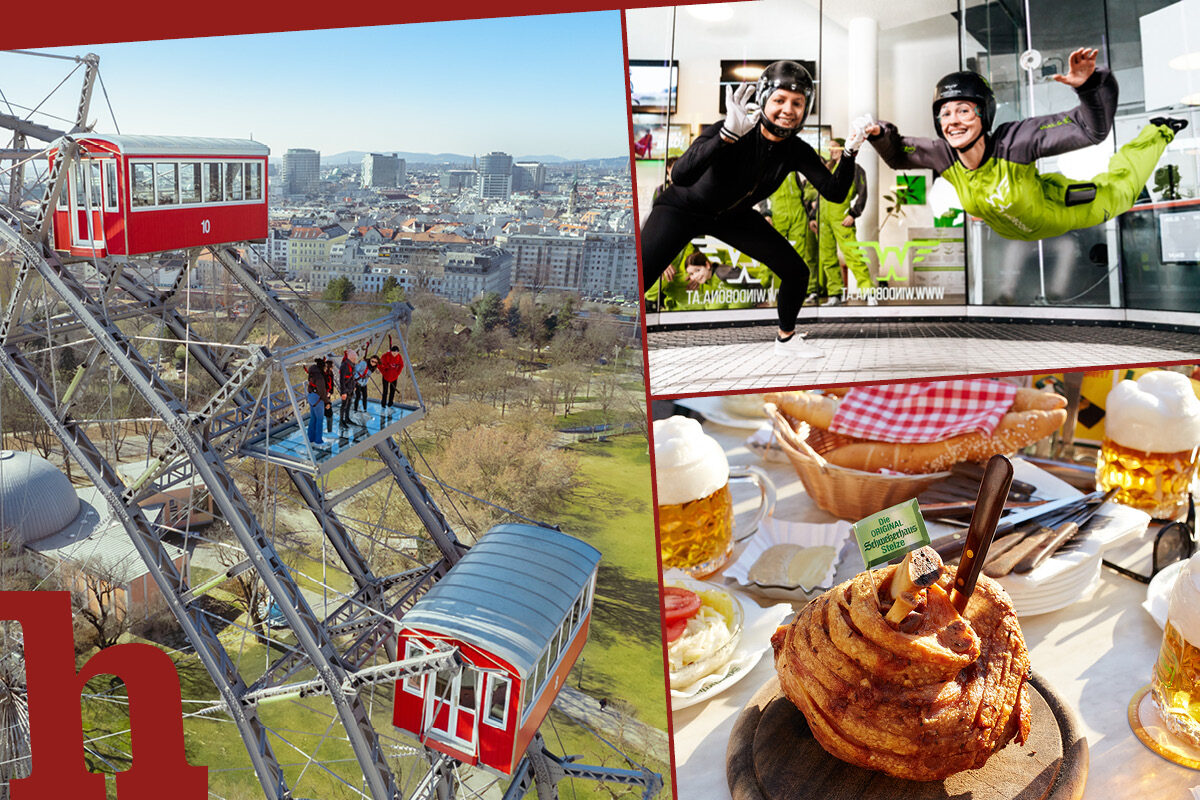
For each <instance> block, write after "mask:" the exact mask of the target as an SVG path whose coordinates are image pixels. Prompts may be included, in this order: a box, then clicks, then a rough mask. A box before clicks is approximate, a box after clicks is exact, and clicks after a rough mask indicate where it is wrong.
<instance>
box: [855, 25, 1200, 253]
mask: <svg viewBox="0 0 1200 800" xmlns="http://www.w3.org/2000/svg"><path fill="white" fill-rule="evenodd" d="M1097 52H1098V51H1096V50H1094V49H1088V48H1080V49H1078V50H1076V51H1075V52H1073V53H1071V56H1070V70H1069V72H1068V73H1067V74H1066V75H1056V76H1054V77H1055V80H1057V81H1059V82H1060V83H1065V84H1066V85H1068V86H1071V87H1072V88H1074V89H1075V91H1076V93H1077V94H1078V95H1079V105H1078V106H1076V107H1075V108H1074V109H1072V110H1071V111H1069V112H1067V113H1065V114H1062V113H1059V114H1049V115H1046V116H1041V117H1031V118H1030V119H1025V120H1021V121H1019V122H1006V123H1004V124H1002V125H1000V126H998V127H997V128H996V131H995V133H989V131H990V130H991V126H992V120H993V118H994V117H995V114H996V98H995V95H994V94H993V93H992V89H991V87H990V86H989V85H988V83H987V81H985V80H984V79H983V78H982V77H980V76H979V75H976V74H975V73H973V72H955V73H952V74H950V75H947V76H946V77H945V78H942V80H941V81H939V82H938V86H937V89H936V91H935V94H934V100H933V118H934V127H935V130H936V131H937V134H938V137H939V138H938V139H921V138H915V137H909V136H901V135H900V134H899V133H898V132H897V130H896V128H895V126H894V125H892V124H890V123H887V122H881V123H877V122H874V121H873V120H871V119H870V118H869V117H865V118H864V117H860V118H859V119H858V120H856V121H855V126H856V127H859V128H861V129H862V130H864V131H866V133H867V135H868V137H869V141H870V142H871V144H872V145H874V147H875V149H876V150H877V151H878V152H879V155H880V156H881V157H882V158H883V160H884V161H885V162H886V163H887V165H888V166H889V167H891V168H892V169H913V168H918V169H932V170H933V171H934V172H935V173H937V174H938V175H941V176H942V177H943V178H945V179H946V180H948V181H949V182H950V184H951V185H952V186H953V187H954V188H955V189H956V190H957V192H958V197H959V200H960V201H961V204H962V207H963V209H964V210H965V211H966V212H967V213H968V214H971V215H973V216H976V217H979V218H980V219H982V220H983V221H984V222H986V223H987V224H988V226H989V227H990V228H992V230H994V231H995V232H996V233H998V234H1000V235H1001V236H1003V237H1005V238H1008V239H1019V240H1023V241H1034V240H1037V239H1047V238H1049V237H1052V236H1059V235H1061V234H1064V233H1066V232H1068V231H1072V230H1076V229H1079V228H1087V227H1090V226H1092V225H1099V224H1101V223H1103V222H1106V221H1107V220H1109V219H1112V218H1113V217H1115V216H1117V215H1119V214H1123V213H1125V212H1126V211H1128V210H1129V209H1130V208H1131V207H1132V206H1133V201H1134V199H1135V198H1136V197H1137V196H1138V194H1139V193H1140V192H1141V190H1142V188H1143V187H1144V186H1145V185H1146V181H1147V180H1149V178H1150V175H1151V173H1152V172H1153V171H1154V167H1155V165H1156V164H1157V163H1158V160H1159V158H1160V157H1161V156H1162V154H1163V151H1164V150H1166V147H1167V145H1168V144H1170V142H1171V140H1172V139H1174V138H1175V134H1176V133H1177V132H1178V131H1180V130H1182V129H1183V128H1184V127H1186V126H1187V121H1186V120H1181V119H1171V118H1168V117H1156V118H1154V119H1151V120H1150V124H1149V125H1147V126H1146V127H1145V128H1143V129H1142V131H1141V132H1140V133H1139V134H1138V135H1137V136H1135V137H1134V138H1133V139H1132V140H1131V141H1129V142H1128V143H1126V144H1125V145H1123V146H1122V147H1121V148H1120V149H1119V150H1118V151H1117V152H1116V153H1115V154H1114V155H1113V157H1112V159H1111V160H1110V161H1109V164H1108V171H1107V172H1103V173H1101V174H1099V175H1097V176H1095V177H1094V178H1092V180H1091V181H1087V182H1081V181H1073V180H1071V179H1070V178H1067V177H1066V176H1064V175H1061V174H1059V173H1056V172H1055V173H1046V174H1042V173H1040V172H1038V169H1037V159H1039V158H1041V157H1043V156H1056V155H1061V154H1062V153H1066V152H1070V151H1071V150H1078V149H1080V148H1083V147H1087V146H1089V145H1093V144H1098V143H1100V142H1102V141H1104V138H1105V137H1106V136H1107V135H1108V132H1109V130H1111V128H1112V124H1113V116H1114V114H1115V113H1116V108H1117V81H1116V78H1114V77H1113V75H1112V73H1111V72H1109V71H1108V70H1107V69H1104V68H1103V67H1100V68H1097V67H1096V55H1097Z"/></svg>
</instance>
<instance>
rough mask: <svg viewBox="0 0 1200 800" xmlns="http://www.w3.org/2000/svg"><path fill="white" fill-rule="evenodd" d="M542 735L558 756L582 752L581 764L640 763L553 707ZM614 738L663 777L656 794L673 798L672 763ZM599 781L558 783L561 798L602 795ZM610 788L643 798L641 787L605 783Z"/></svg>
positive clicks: (622, 766) (625, 766)
mask: <svg viewBox="0 0 1200 800" xmlns="http://www.w3.org/2000/svg"><path fill="white" fill-rule="evenodd" d="M542 738H544V739H545V740H546V745H547V746H548V747H549V748H550V752H552V753H555V754H558V755H577V754H578V755H581V756H582V757H581V758H578V759H576V761H577V762H578V763H580V764H587V765H589V766H600V767H610V768H612V769H634V770H635V769H637V766H634V765H631V764H629V762H627V761H626V760H625V759H624V758H622V756H621V754H620V753H617V752H616V751H615V750H613V748H612V747H609V746H608V745H606V744H604V742H601V741H600V740H599V739H597V738H596V737H595V736H593V735H592V734H591V733H589V732H588V731H586V730H584V729H583V728H581V727H579V726H578V725H576V724H575V723H574V722H573V721H572V720H571V719H570V718H569V717H567V716H566V715H565V714H563V713H562V712H561V711H559V710H558V709H555V708H552V709H550V714H549V716H547V717H546V721H545V722H543V723H542ZM609 741H612V743H613V744H614V745H615V746H617V747H619V748H621V749H622V751H623V752H625V753H626V754H627V755H628V756H629V758H630V759H631V760H632V761H633V762H634V764H636V765H639V766H642V767H645V768H646V769H648V770H650V771H651V772H657V773H658V774H659V775H661V776H662V779H663V788H662V791H661V792H659V793H658V795H656V796H657V797H659V798H669V797H674V795H673V794H672V793H671V765H670V764H667V763H665V762H662V761H658V760H657V759H654V758H652V757H650V756H643V755H641V754H639V753H637V752H635V751H634V749H633V748H632V747H629V746H628V745H627V743H625V742H622V741H619V740H617V741H613V740H611V739H610V740H609ZM599 786H600V784H598V783H596V782H594V781H588V780H583V779H580V778H567V779H566V780H564V781H563V782H562V783H560V784H559V785H558V796H559V797H563V798H566V797H571V798H574V797H581V796H582V797H590V796H591V795H592V794H594V793H600V794H603V793H604V791H603V790H602V789H600V788H598V787H599ZM606 786H607V787H608V788H609V789H611V791H612V792H613V793H614V796H615V797H630V798H634V797H641V796H642V794H641V790H640V789H638V788H637V787H634V786H622V785H620V784H617V783H613V784H606ZM536 796H537V794H536V792H531V793H529V794H526V797H529V798H532V797H536Z"/></svg>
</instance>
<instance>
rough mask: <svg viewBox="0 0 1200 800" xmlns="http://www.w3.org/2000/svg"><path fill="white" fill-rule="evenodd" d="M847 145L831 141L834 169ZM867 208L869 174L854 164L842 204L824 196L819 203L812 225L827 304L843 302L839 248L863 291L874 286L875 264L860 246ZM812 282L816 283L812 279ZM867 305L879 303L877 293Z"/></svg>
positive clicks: (841, 140)
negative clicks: (859, 226)
mask: <svg viewBox="0 0 1200 800" xmlns="http://www.w3.org/2000/svg"><path fill="white" fill-rule="evenodd" d="M845 145H846V140H845V139H834V140H833V142H831V143H830V146H829V161H828V164H829V168H830V169H834V168H836V166H837V164H838V162H839V161H841V159H842V152H843V150H844V148H845ZM866 207H867V173H866V172H864V171H863V168H862V167H860V166H858V165H857V164H855V165H854V185H853V186H851V187H850V194H849V195H847V196H846V199H845V200H843V201H842V202H840V203H839V202H835V201H833V200H824V199H822V200H820V201H819V203H818V204H817V213H816V219H815V220H814V221H813V224H812V227H813V229H814V230H815V231H816V232H817V237H816V238H817V241H818V243H819V248H820V256H819V263H820V266H819V267H818V268H817V272H819V273H821V278H820V279H819V280H818V285H820V286H823V287H824V289H825V292H824V294H826V295H828V297H829V299H828V300H826V301H825V305H827V306H836V305H838V304H840V303H842V302H843V298H842V290H843V287H844V286H845V283H844V281H843V280H842V265H841V264H840V263H839V262H838V252H839V251H840V252H841V254H842V255H843V256H845V258H846V268H847V269H848V270H850V274H851V275H853V276H854V280H855V282H856V283H857V284H858V288H859V290H863V289H870V288H871V287H872V286H873V285H874V282H873V281H872V280H871V267H870V266H869V265H868V264H867V262H866V260H865V259H864V258H863V256H862V253H861V252H860V251H859V248H858V247H857V246H856V245H857V244H858V236H857V231H856V229H855V221H856V220H857V219H858V218H859V217H860V216H862V213H863V209H865V208H866ZM809 284H810V285H811V284H812V281H811V280H810V281H809ZM810 297H811V294H810ZM812 299H813V300H815V299H816V298H812ZM867 304H868V305H872V306H873V305H875V304H876V300H875V296H874V295H870V294H869V295H867Z"/></svg>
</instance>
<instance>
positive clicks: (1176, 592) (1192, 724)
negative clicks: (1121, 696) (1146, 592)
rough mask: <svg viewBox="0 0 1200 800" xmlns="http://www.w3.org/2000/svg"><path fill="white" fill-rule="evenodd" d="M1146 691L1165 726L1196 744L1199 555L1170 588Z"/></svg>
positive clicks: (1199, 729) (1199, 725)
mask: <svg viewBox="0 0 1200 800" xmlns="http://www.w3.org/2000/svg"><path fill="white" fill-rule="evenodd" d="M1150 691H1151V695H1152V697H1153V699H1154V705H1156V706H1157V707H1158V711H1159V713H1160V714H1161V715H1162V718H1163V722H1164V724H1165V725H1166V726H1167V729H1168V730H1169V731H1171V733H1173V734H1175V735H1176V736H1178V737H1180V738H1181V739H1183V740H1184V741H1186V742H1187V743H1188V744H1191V745H1192V746H1193V747H1200V555H1197V556H1193V557H1192V558H1191V559H1190V560H1189V561H1188V562H1187V564H1185V565H1184V567H1183V569H1182V570H1181V571H1180V573H1179V577H1178V579H1177V580H1176V581H1175V585H1174V587H1172V589H1171V599H1170V603H1169V606H1168V610H1167V624H1166V625H1165V626H1164V629H1163V643H1162V648H1161V649H1160V650H1159V654H1158V661H1157V662H1156V663H1155V664H1154V675H1153V677H1152V678H1151V680H1150Z"/></svg>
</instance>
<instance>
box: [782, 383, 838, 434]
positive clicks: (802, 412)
mask: <svg viewBox="0 0 1200 800" xmlns="http://www.w3.org/2000/svg"><path fill="white" fill-rule="evenodd" d="M766 401H767V402H768V403H774V404H775V405H776V406H778V407H779V410H780V411H782V412H783V413H785V414H787V415H788V416H789V417H794V418H795V419H798V420H800V421H801V422H807V423H808V424H809V425H812V426H813V427H814V428H824V429H825V430H829V426H830V425H831V424H833V415H834V414H836V413H837V409H838V403H839V402H840V401H839V400H838V398H836V397H830V396H829V395H827V394H817V393H816V392H771V393H769V394H767V395H766Z"/></svg>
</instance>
